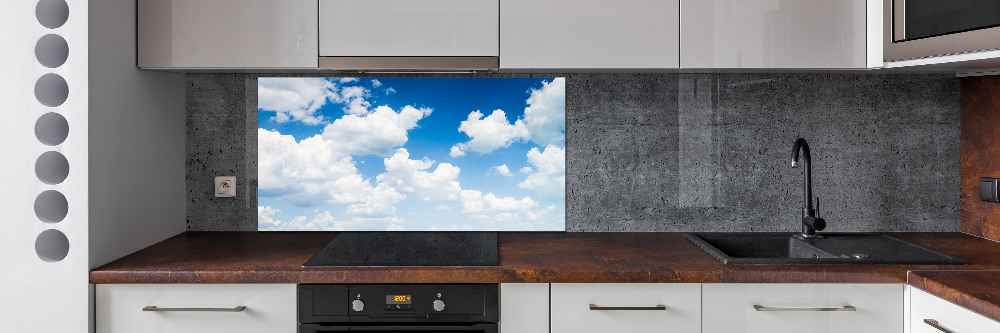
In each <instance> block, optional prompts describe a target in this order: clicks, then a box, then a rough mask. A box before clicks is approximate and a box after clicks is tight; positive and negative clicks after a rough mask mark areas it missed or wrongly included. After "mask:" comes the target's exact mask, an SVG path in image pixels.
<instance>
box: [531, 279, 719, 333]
mask: <svg viewBox="0 0 1000 333" xmlns="http://www.w3.org/2000/svg"><path fill="white" fill-rule="evenodd" d="M551 288H552V333H570V332H595V333H596V332H601V333H606V332H629V333H645V332H677V333H683V332H691V333H696V332H700V331H701V324H700V321H701V285H699V284H659V283H657V284H653V283H635V284H632V283H623V284H616V283H612V284H603V283H598V284H590V283H556V284H552V287H551ZM591 304H593V305H594V307H596V308H594V309H592V306H591Z"/></svg>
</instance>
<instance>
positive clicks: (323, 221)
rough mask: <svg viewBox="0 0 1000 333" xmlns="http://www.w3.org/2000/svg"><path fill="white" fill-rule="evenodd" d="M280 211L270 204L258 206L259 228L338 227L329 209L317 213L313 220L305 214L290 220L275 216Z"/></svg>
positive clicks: (320, 229) (326, 229)
mask: <svg viewBox="0 0 1000 333" xmlns="http://www.w3.org/2000/svg"><path fill="white" fill-rule="evenodd" d="M280 212H281V210H280V209H274V208H271V207H270V206H257V229H258V230H265V231H274V230H281V231H309V230H316V231H332V230H337V227H338V226H337V223H338V222H337V221H336V219H334V218H333V215H330V212H328V211H324V212H322V213H319V214H316V216H315V217H313V219H312V220H309V219H308V218H307V217H305V216H296V217H295V218H293V219H292V220H291V221H288V222H285V221H281V220H278V219H276V218H275V215H276V214H277V213H280Z"/></svg>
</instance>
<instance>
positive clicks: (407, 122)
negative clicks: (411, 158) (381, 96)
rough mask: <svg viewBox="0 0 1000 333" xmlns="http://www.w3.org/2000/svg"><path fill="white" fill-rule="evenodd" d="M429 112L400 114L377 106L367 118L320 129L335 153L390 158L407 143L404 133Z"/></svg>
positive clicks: (352, 118) (353, 117)
mask: <svg viewBox="0 0 1000 333" xmlns="http://www.w3.org/2000/svg"><path fill="white" fill-rule="evenodd" d="M431 112H432V110H431V109H427V108H423V109H417V108H414V107H412V106H405V107H403V109H402V110H400V111H399V112H396V111H393V110H392V108H390V107H388V106H384V105H383V106H379V107H378V108H376V109H375V111H374V112H372V113H369V114H367V115H353V114H351V115H346V116H344V117H342V118H340V119H337V120H336V121H334V122H333V124H330V125H327V126H326V128H324V129H323V134H322V135H323V138H324V139H326V140H328V141H330V142H331V145H332V146H333V147H334V149H336V150H337V151H340V152H343V153H345V154H351V155H377V156H389V155H390V154H392V149H393V148H395V147H399V146H402V145H403V144H405V143H406V141H407V132H408V131H409V130H411V129H413V128H415V127H417V121H419V120H420V119H423V118H424V117H427V116H429V115H430V114H431Z"/></svg>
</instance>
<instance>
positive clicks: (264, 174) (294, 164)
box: [257, 128, 370, 205]
mask: <svg viewBox="0 0 1000 333" xmlns="http://www.w3.org/2000/svg"><path fill="white" fill-rule="evenodd" d="M257 149H258V154H257V174H258V189H259V190H260V191H264V192H271V193H273V194H275V195H277V196H280V197H282V198H284V199H285V200H287V201H289V202H292V203H294V204H297V205H313V204H320V203H323V202H337V203H348V202H354V201H355V199H354V198H353V197H351V196H350V195H351V194H354V193H355V192H357V191H358V190H359V188H364V187H370V186H366V185H365V182H364V180H363V179H361V177H360V176H358V174H357V169H356V168H355V166H354V161H353V160H352V159H351V157H350V156H348V155H345V154H342V153H338V152H337V151H336V150H335V149H333V147H332V146H331V144H330V142H329V141H327V140H324V139H323V138H322V137H320V136H319V135H317V136H313V137H310V138H307V139H304V140H302V141H301V142H295V138H294V137H292V136H291V135H282V134H281V133H278V132H277V131H268V130H266V129H262V128H258V129H257ZM338 192H339V193H348V194H347V196H345V197H339V198H334V197H331V196H330V195H329V194H328V193H338Z"/></svg>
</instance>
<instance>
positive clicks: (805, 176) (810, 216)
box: [792, 138, 826, 237]
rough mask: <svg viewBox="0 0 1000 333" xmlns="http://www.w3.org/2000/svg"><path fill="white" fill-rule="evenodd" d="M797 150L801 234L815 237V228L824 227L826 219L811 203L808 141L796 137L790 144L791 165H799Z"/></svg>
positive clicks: (810, 161)
mask: <svg viewBox="0 0 1000 333" xmlns="http://www.w3.org/2000/svg"><path fill="white" fill-rule="evenodd" d="M799 152H801V153H802V165H803V169H804V170H803V172H802V197H803V199H804V200H803V202H802V236H803V237H816V231H817V230H823V229H825V228H826V221H825V220H823V219H822V218H820V217H818V216H816V211H815V210H813V205H812V165H811V164H812V156H811V155H810V154H809V143H808V142H806V139H803V138H798V139H797V140H795V144H794V145H792V167H793V168H797V167H798V166H799Z"/></svg>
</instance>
